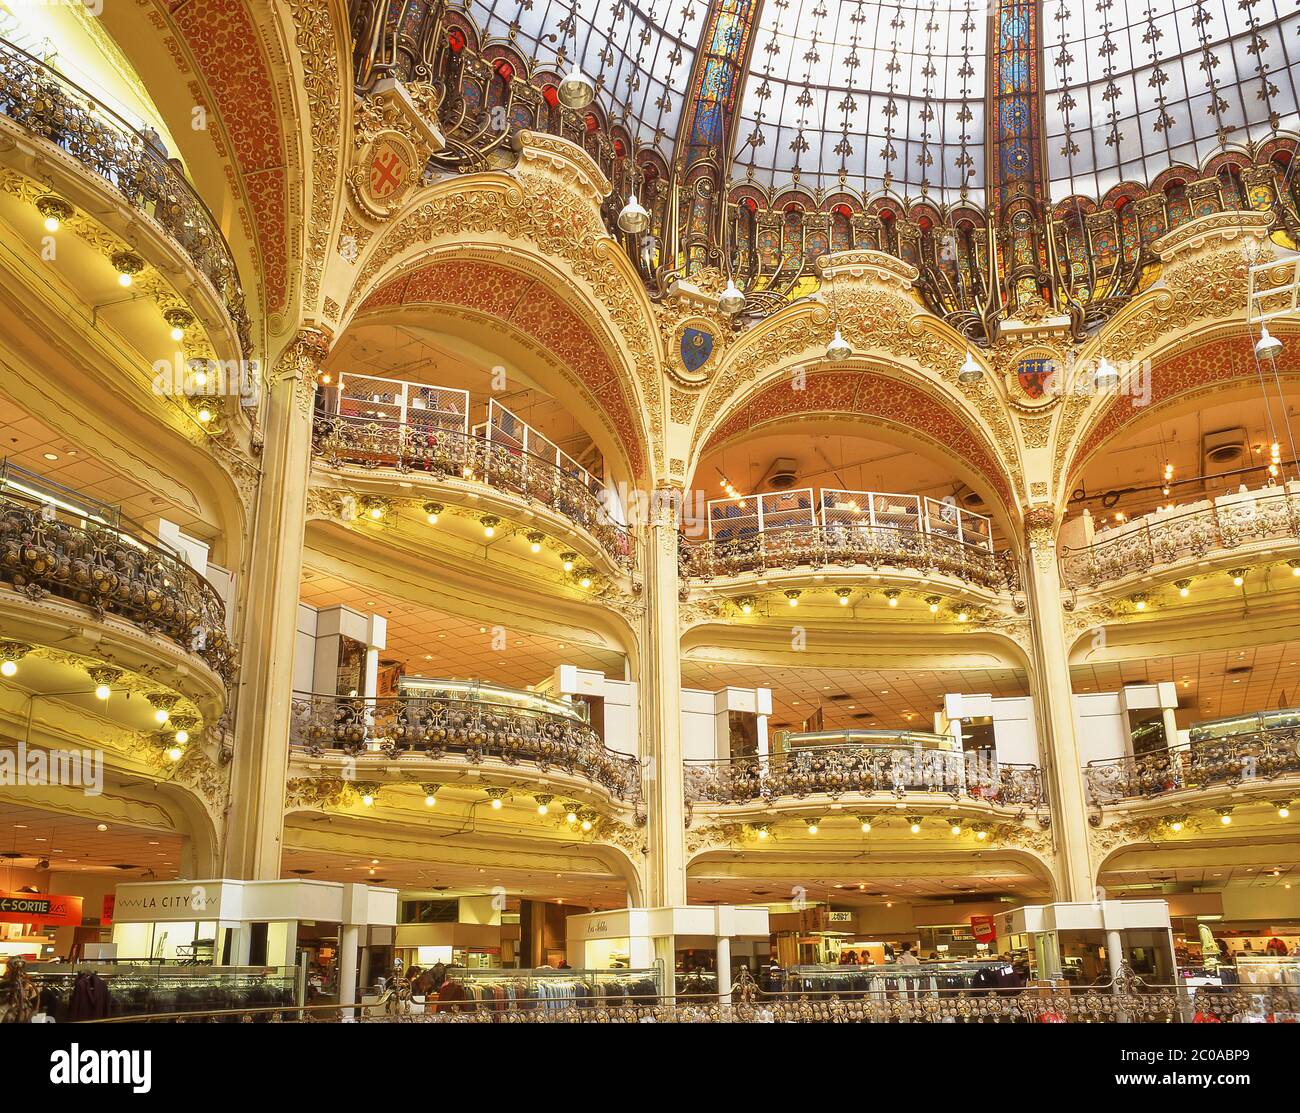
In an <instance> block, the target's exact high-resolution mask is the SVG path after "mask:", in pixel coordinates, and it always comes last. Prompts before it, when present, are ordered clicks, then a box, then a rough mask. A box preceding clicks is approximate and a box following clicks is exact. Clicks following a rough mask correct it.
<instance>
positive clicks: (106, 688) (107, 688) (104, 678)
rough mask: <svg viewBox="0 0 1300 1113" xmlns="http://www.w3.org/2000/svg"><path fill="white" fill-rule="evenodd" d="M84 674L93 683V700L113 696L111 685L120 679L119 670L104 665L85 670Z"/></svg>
mask: <svg viewBox="0 0 1300 1113" xmlns="http://www.w3.org/2000/svg"><path fill="white" fill-rule="evenodd" d="M86 674H87V675H88V676H89V677H90V679H91V680H93V681H94V682H95V698H96V699H108V698H109V696H111V695H112V694H113V685H114V684H116V683H117V681H118V680H119V679H120V678H121V676H122V673H121V671H120V670H119V669H110V668H108V667H107V666H105V665H96V666H95V667H94V668H91V669H87V670H86Z"/></svg>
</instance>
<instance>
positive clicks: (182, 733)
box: [174, 727, 190, 746]
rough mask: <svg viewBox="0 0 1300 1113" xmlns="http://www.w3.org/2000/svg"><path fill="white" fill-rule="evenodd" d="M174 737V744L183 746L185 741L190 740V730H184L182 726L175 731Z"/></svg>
mask: <svg viewBox="0 0 1300 1113" xmlns="http://www.w3.org/2000/svg"><path fill="white" fill-rule="evenodd" d="M174 737H175V739H176V745H178V746H184V745H185V743H186V742H188V741H189V740H190V732H189V731H188V730H186V729H185V728H184V727H182V728H181V729H180V730H178V731H177V732H176V734H175V736H174Z"/></svg>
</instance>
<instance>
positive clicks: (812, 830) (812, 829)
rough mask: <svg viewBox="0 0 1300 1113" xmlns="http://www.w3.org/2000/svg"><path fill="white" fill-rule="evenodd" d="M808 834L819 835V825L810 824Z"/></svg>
mask: <svg viewBox="0 0 1300 1113" xmlns="http://www.w3.org/2000/svg"><path fill="white" fill-rule="evenodd" d="M808 834H810V835H815V834H817V824H815V823H810V824H808Z"/></svg>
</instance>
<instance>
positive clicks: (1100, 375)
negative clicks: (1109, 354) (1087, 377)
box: [1092, 356, 1119, 390]
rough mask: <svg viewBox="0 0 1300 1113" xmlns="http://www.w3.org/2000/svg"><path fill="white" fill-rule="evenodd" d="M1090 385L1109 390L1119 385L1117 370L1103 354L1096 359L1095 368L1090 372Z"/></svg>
mask: <svg viewBox="0 0 1300 1113" xmlns="http://www.w3.org/2000/svg"><path fill="white" fill-rule="evenodd" d="M1092 385H1093V386H1095V387H1096V388H1097V389H1098V390H1110V389H1111V388H1112V387H1117V386H1119V370H1118V368H1116V367H1115V365H1114V364H1113V363H1111V362H1110V360H1108V359H1107V358H1106V357H1105V356H1102V357H1101V358H1100V359H1099V360H1097V369H1096V370H1095V371H1094V372H1093V373H1092Z"/></svg>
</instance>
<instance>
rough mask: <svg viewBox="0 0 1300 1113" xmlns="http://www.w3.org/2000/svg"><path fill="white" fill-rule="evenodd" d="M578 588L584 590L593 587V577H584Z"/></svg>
mask: <svg viewBox="0 0 1300 1113" xmlns="http://www.w3.org/2000/svg"><path fill="white" fill-rule="evenodd" d="M578 586H579V587H581V588H584V589H585V588H589V587H591V577H590V576H583V577H582V579H580V580H579V581H578Z"/></svg>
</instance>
